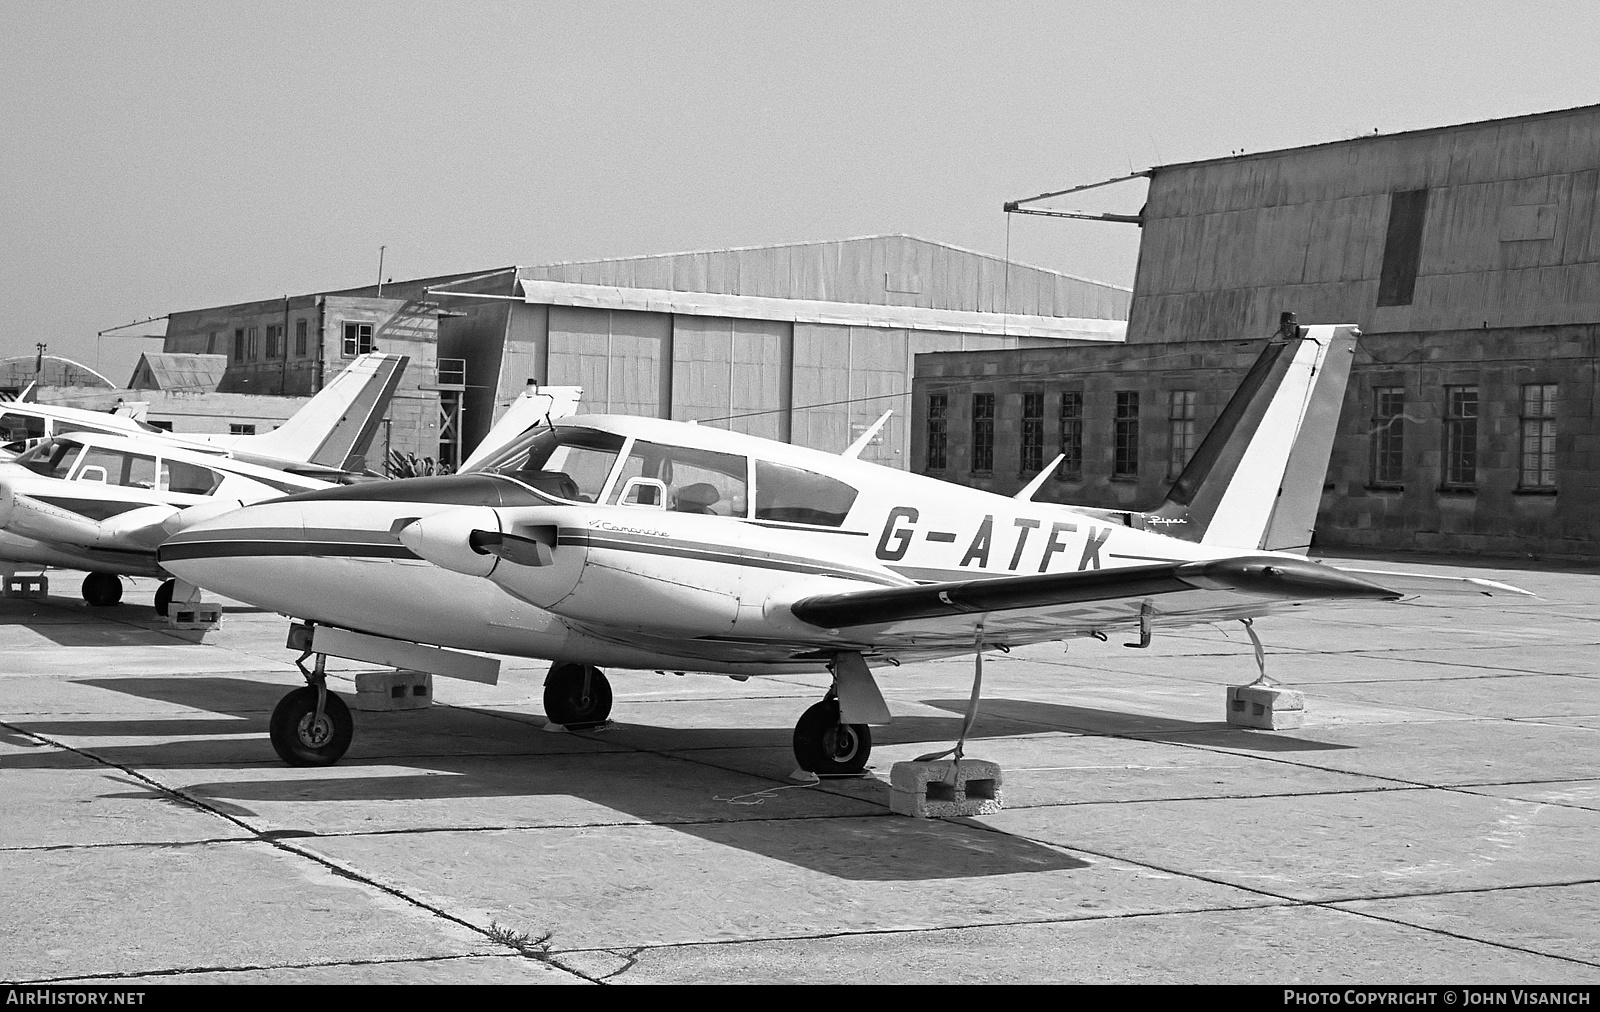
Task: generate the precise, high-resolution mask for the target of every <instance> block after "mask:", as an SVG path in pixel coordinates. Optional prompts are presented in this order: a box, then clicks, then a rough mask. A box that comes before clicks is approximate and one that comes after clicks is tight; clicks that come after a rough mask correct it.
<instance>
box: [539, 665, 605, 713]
mask: <svg viewBox="0 0 1600 1012" xmlns="http://www.w3.org/2000/svg"><path fill="white" fill-rule="evenodd" d="M585 671H587V672H588V675H589V679H588V680H589V691H588V692H587V693H585V692H584V687H583V683H584V673H585ZM544 713H545V716H546V717H549V718H550V720H551V722H552V723H555V724H561V725H564V726H566V727H571V728H584V727H594V726H595V725H597V724H603V723H605V720H606V718H607V717H609V716H611V683H610V682H608V681H606V676H605V672H603V671H601V670H600V669H599V668H597V667H595V666H594V665H592V664H556V665H552V666H551V668H550V673H549V674H548V675H546V676H545V679H544Z"/></svg>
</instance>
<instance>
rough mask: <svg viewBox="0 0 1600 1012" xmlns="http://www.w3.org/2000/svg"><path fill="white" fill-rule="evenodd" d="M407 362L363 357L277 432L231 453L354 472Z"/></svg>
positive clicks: (243, 440) (243, 442)
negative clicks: (352, 468)
mask: <svg viewBox="0 0 1600 1012" xmlns="http://www.w3.org/2000/svg"><path fill="white" fill-rule="evenodd" d="M409 361H410V359H409V358H408V357H407V356H405V355H386V354H381V353H378V352H373V353H372V354H368V355H362V356H361V357H360V358H358V359H356V360H355V361H354V362H351V363H350V365H349V366H347V367H346V368H345V370H344V371H343V372H341V373H340V374H339V375H337V376H335V377H334V378H333V379H332V380H330V381H329V382H328V385H327V386H325V387H323V388H322V390H321V391H320V392H319V393H318V394H317V395H316V396H315V397H313V398H311V400H310V401H309V402H308V403H307V404H306V405H305V407H303V408H301V409H300V410H299V411H296V412H295V413H294V414H293V415H291V416H290V417H289V420H288V421H286V422H284V423H283V424H282V425H280V426H279V427H278V428H276V429H273V430H272V431H271V432H264V433H262V434H260V435H258V436H241V437H239V439H238V440H237V441H235V442H234V443H233V448H234V450H235V452H236V453H238V454H239V455H240V456H244V457H248V456H251V455H260V456H262V457H270V458H277V459H279V460H289V461H298V462H301V463H308V464H320V465H322V466H324V467H330V468H334V469H337V470H345V469H347V468H349V467H353V466H357V465H358V464H359V460H358V458H361V457H363V456H364V455H365V454H366V452H367V447H368V445H370V444H371V442H372V436H373V434H374V433H375V432H377V430H378V423H379V422H380V421H382V420H383V415H384V412H385V411H387V410H388V409H389V400H390V398H392V397H393V396H394V391H395V388H396V387H398V386H399V385H400V375H401V373H403V372H404V371H405V368H406V363H407V362H409Z"/></svg>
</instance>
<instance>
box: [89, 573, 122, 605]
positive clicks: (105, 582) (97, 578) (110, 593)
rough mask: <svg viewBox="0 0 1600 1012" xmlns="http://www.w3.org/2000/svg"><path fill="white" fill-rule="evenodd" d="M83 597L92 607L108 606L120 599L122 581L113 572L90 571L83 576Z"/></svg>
mask: <svg viewBox="0 0 1600 1012" xmlns="http://www.w3.org/2000/svg"><path fill="white" fill-rule="evenodd" d="M83 599H84V600H85V601H88V602H89V605H90V607H93V608H109V607H110V606H111V605H114V604H116V603H117V602H118V601H120V600H122V581H121V580H119V579H117V575H116V574H115V573H90V574H89V575H88V576H85V577H84V578H83Z"/></svg>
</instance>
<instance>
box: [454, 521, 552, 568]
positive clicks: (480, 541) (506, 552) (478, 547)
mask: <svg viewBox="0 0 1600 1012" xmlns="http://www.w3.org/2000/svg"><path fill="white" fill-rule="evenodd" d="M521 530H522V531H523V534H503V533H501V532H500V531H481V530H475V531H473V532H472V533H471V534H469V535H467V544H468V545H469V546H470V547H471V548H472V550H473V551H474V552H477V553H478V554H479V555H494V556H497V557H499V558H501V559H504V560H505V561H507V562H511V563H515V564H516V565H518V566H548V565H550V563H551V562H553V561H555V546H556V529H555V528H554V527H552V526H539V527H524V528H521Z"/></svg>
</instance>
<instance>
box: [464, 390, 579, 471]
mask: <svg viewBox="0 0 1600 1012" xmlns="http://www.w3.org/2000/svg"><path fill="white" fill-rule="evenodd" d="M582 397H583V387H536V386H532V385H530V386H529V387H528V389H526V390H524V391H523V392H522V394H521V395H520V396H518V397H517V399H516V400H514V401H512V402H511V404H510V406H509V407H507V408H506V413H505V414H503V415H501V416H500V420H499V421H498V422H495V423H494V427H493V428H491V429H490V430H489V431H488V433H486V434H485V435H484V437H483V439H482V440H481V441H480V442H479V443H478V446H477V448H476V449H475V450H473V451H472V453H471V454H470V455H468V457H467V459H466V460H463V461H462V462H461V470H463V471H470V470H472V469H473V468H475V467H477V466H478V465H479V464H481V463H483V462H484V461H485V460H488V459H489V458H490V457H491V456H493V455H494V454H495V453H497V452H498V451H500V450H503V449H505V448H506V446H508V445H509V444H510V443H511V442H512V441H513V440H515V439H516V438H517V437H518V436H521V435H522V434H523V433H524V432H527V431H528V430H529V429H531V428H533V427H534V426H535V425H538V424H539V423H540V422H543V421H545V420H546V419H555V418H565V417H567V416H568V415H572V414H576V413H577V411H578V401H579V400H581V399H582Z"/></svg>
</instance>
